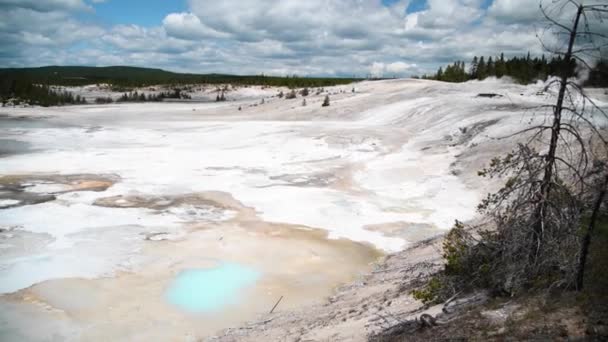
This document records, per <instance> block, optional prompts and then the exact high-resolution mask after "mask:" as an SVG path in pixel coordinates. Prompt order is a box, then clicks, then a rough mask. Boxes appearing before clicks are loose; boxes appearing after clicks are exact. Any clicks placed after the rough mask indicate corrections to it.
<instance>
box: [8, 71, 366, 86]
mask: <svg viewBox="0 0 608 342" xmlns="http://www.w3.org/2000/svg"><path fill="white" fill-rule="evenodd" d="M0 80H1V82H2V83H3V84H4V85H7V83H11V82H13V81H18V82H27V83H33V84H47V85H65V86H69V85H87V84H98V83H109V84H114V85H119V86H130V87H133V86H147V85H154V84H188V83H207V84H221V83H232V84H242V85H268V86H287V87H291V88H303V87H324V86H332V85H338V84H348V83H352V82H354V81H358V80H359V79H354V78H319V77H270V76H240V75H223V74H184V73H175V72H170V71H165V70H162V69H151V68H138V67H129V66H110V67H87V66H46V67H40V68H4V69H2V68H0Z"/></svg>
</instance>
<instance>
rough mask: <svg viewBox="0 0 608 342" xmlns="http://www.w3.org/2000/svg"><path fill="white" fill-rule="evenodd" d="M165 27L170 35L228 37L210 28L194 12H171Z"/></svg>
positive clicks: (164, 21) (179, 36) (190, 37)
mask: <svg viewBox="0 0 608 342" xmlns="http://www.w3.org/2000/svg"><path fill="white" fill-rule="evenodd" d="M163 28H164V29H165V31H166V32H167V34H168V35H169V36H172V37H175V38H181V39H190V40H196V39H201V38H226V37H227V36H228V35H226V34H223V33H220V32H217V31H215V30H213V29H210V28H208V27H206V26H205V25H203V23H201V21H200V19H199V18H198V17H197V16H195V15H194V14H192V13H171V14H169V15H167V16H166V17H165V19H164V20H163Z"/></svg>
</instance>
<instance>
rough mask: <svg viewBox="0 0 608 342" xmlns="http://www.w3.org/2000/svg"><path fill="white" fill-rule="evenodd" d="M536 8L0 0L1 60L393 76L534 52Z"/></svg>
mask: <svg viewBox="0 0 608 342" xmlns="http://www.w3.org/2000/svg"><path fill="white" fill-rule="evenodd" d="M552 1H554V0H545V1H544V2H545V3H547V4H548V5H550V3H551V2H552ZM562 1H563V0H562ZM603 1H606V2H607V3H608V0H596V2H600V3H601V2H603ZM540 18H541V13H540V11H539V1H538V0H276V1H272V0H0V46H2V48H1V49H0V67H35V66H44V65H92V66H109V65H132V66H141V67H155V68H163V69H166V70H171V71H180V72H193V73H211V72H216V73H231V74H262V73H263V74H266V75H299V76H358V77H364V76H369V75H372V76H384V77H392V76H397V77H401V76H410V75H421V74H423V73H430V72H433V71H434V70H436V69H437V68H438V67H439V66H440V65H444V64H446V63H449V62H453V61H455V60H464V61H467V62H468V61H470V60H471V59H472V58H473V56H475V55H478V56H479V55H486V56H488V55H498V54H500V53H501V52H504V53H505V55H507V56H512V55H525V54H527V52H528V51H530V52H531V53H532V54H533V55H540V54H542V53H543V47H542V45H541V44H540V41H539V35H540V36H541V38H542V39H543V41H545V42H547V41H549V42H551V41H554V40H555V38H554V37H553V36H548V35H546V34H545V31H544V26H543V25H544V23H543V22H542V21H541V20H540Z"/></svg>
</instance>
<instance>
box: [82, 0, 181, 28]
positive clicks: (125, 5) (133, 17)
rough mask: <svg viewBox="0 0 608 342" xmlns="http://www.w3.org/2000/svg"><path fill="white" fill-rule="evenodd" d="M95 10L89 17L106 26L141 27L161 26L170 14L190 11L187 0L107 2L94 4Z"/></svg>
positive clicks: (107, 0)
mask: <svg viewBox="0 0 608 342" xmlns="http://www.w3.org/2000/svg"><path fill="white" fill-rule="evenodd" d="M91 5H92V7H93V8H94V9H95V11H94V12H93V13H87V16H89V17H93V18H95V20H98V21H100V22H102V23H104V24H106V25H117V24H135V25H141V26H148V27H151V26H155V25H159V24H160V23H161V22H162V20H163V19H164V18H165V16H166V15H167V14H169V13H174V12H183V11H186V10H187V9H188V6H187V3H186V0H106V1H105V2H101V3H92V4H91Z"/></svg>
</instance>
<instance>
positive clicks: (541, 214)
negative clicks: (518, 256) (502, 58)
mask: <svg viewBox="0 0 608 342" xmlns="http://www.w3.org/2000/svg"><path fill="white" fill-rule="evenodd" d="M583 11H584V6H583V5H578V11H577V12H576V17H575V19H574V25H573V27H572V30H570V40H569V42H568V52H567V53H566V55H565V57H564V64H565V65H568V64H570V63H572V51H573V49H574V43H575V41H576V36H577V29H578V24H579V22H580V18H581V15H582V14H583ZM567 86H568V74H567V73H566V72H565V70H564V72H563V73H562V75H560V88H559V94H558V97H557V104H556V105H555V107H554V110H553V125H552V127H551V142H550V144H549V152H548V153H547V156H546V157H545V161H546V163H545V170H544V176H543V181H542V183H541V187H540V198H539V204H538V207H537V209H536V222H535V224H534V231H533V243H534V248H533V250H532V257H533V259H536V257H537V256H538V254H539V252H540V249H541V246H542V243H543V232H544V230H545V222H546V218H547V207H548V205H547V200H548V199H549V196H550V194H551V187H552V184H553V170H554V167H555V155H556V152H557V145H558V139H559V135H560V128H561V125H562V110H563V106H564V97H565V95H566V90H567Z"/></svg>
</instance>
